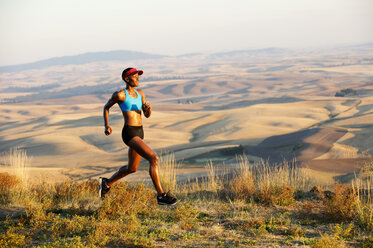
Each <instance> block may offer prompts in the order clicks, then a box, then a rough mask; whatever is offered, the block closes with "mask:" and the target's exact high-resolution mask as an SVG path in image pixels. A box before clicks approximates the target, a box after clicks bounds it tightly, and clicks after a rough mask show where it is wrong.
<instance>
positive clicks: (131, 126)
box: [99, 68, 177, 205]
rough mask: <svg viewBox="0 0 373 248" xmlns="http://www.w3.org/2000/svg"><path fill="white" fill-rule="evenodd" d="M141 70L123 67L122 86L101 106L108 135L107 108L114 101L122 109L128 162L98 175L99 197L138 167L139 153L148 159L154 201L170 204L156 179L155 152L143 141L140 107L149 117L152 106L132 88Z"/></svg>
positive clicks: (173, 198) (109, 128)
mask: <svg viewBox="0 0 373 248" xmlns="http://www.w3.org/2000/svg"><path fill="white" fill-rule="evenodd" d="M142 74H143V71H142V70H136V68H127V69H125V70H124V71H123V73H122V79H123V81H124V82H126V88H125V89H122V90H120V91H117V92H114V93H113V95H112V97H111V98H110V99H109V101H108V102H107V103H106V105H105V107H104V121H105V134H106V135H110V134H111V133H112V129H111V127H110V126H109V109H110V108H111V107H112V106H113V105H114V104H116V103H117V104H118V105H119V107H120V109H121V110H122V114H123V117H124V127H123V130H122V140H123V142H124V143H125V144H126V145H127V146H128V147H129V150H128V165H126V166H122V167H120V168H119V170H118V171H117V172H115V173H114V174H113V175H112V176H111V177H110V178H105V177H100V190H99V194H100V197H101V198H104V196H105V194H106V193H108V192H109V190H110V187H111V186H112V185H113V184H114V183H115V182H116V181H118V180H119V179H121V178H123V177H125V176H127V175H128V174H131V173H134V172H136V171H137V168H138V167H139V164H140V160H141V157H143V158H145V159H146V160H148V161H149V165H150V167H149V174H150V177H151V179H152V181H153V184H154V187H155V189H156V190H157V193H158V195H157V201H158V204H160V205H173V204H175V203H176V202H177V199H176V198H175V197H174V196H172V195H170V194H168V193H165V192H164V191H163V189H162V186H161V182H160V179H159V170H158V156H157V154H156V153H155V152H154V151H153V150H152V149H151V148H150V147H149V146H148V145H147V144H145V142H144V141H143V139H144V131H143V127H142V117H141V110H142V111H143V113H144V116H145V117H146V118H149V117H150V115H151V113H152V107H151V106H150V104H149V103H147V102H146V101H145V94H144V92H143V91H142V90H140V89H137V90H136V89H135V88H136V87H138V86H139V75H142Z"/></svg>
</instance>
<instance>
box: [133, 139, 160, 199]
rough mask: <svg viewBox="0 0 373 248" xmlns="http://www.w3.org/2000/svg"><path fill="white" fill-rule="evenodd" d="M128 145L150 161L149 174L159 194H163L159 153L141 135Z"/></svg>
mask: <svg viewBox="0 0 373 248" xmlns="http://www.w3.org/2000/svg"><path fill="white" fill-rule="evenodd" d="M128 145H129V146H130V147H131V148H132V149H133V150H135V151H136V152H137V153H138V154H140V155H141V157H143V158H145V159H146V160H148V161H149V164H150V167H149V174H150V177H151V178H152V181H153V184H154V187H155V189H156V190H157V192H158V195H160V194H163V193H164V191H163V189H162V186H161V181H160V179H159V170H158V156H157V154H156V153H155V152H154V151H153V150H152V149H151V148H150V147H149V146H148V145H147V144H145V142H144V141H143V140H142V139H141V138H140V137H137V136H136V137H134V138H132V139H131V140H130V141H129V142H128Z"/></svg>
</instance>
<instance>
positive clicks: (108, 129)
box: [104, 92, 118, 135]
mask: <svg viewBox="0 0 373 248" xmlns="http://www.w3.org/2000/svg"><path fill="white" fill-rule="evenodd" d="M117 102H118V92H114V93H113V95H112V96H111V98H110V99H109V101H108V102H107V103H106V104H105V106H104V122H105V134H106V135H110V134H111V133H112V129H111V127H110V126H109V109H110V108H111V107H112V106H113V105H114V104H116V103H117Z"/></svg>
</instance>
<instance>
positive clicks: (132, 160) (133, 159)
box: [107, 147, 141, 187]
mask: <svg viewBox="0 0 373 248" xmlns="http://www.w3.org/2000/svg"><path fill="white" fill-rule="evenodd" d="M140 160H141V156H140V155H139V154H138V153H137V152H136V151H135V150H133V149H132V148H131V147H130V148H129V149H128V165H125V166H122V167H120V168H119V170H118V171H117V172H115V173H114V175H112V176H111V177H110V178H109V179H108V181H107V185H108V186H109V187H110V186H111V185H113V184H114V183H115V182H116V181H118V180H119V179H121V178H123V177H125V176H127V175H128V174H131V173H134V172H136V171H137V168H138V167H139V164H140Z"/></svg>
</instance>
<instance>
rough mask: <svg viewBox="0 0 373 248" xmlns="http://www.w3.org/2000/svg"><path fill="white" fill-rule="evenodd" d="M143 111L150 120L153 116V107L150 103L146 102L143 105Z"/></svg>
mask: <svg viewBox="0 0 373 248" xmlns="http://www.w3.org/2000/svg"><path fill="white" fill-rule="evenodd" d="M142 111H144V115H145V117H146V118H149V116H150V115H151V113H152V106H151V105H150V103H149V102H145V103H144V104H143V105H142Z"/></svg>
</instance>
